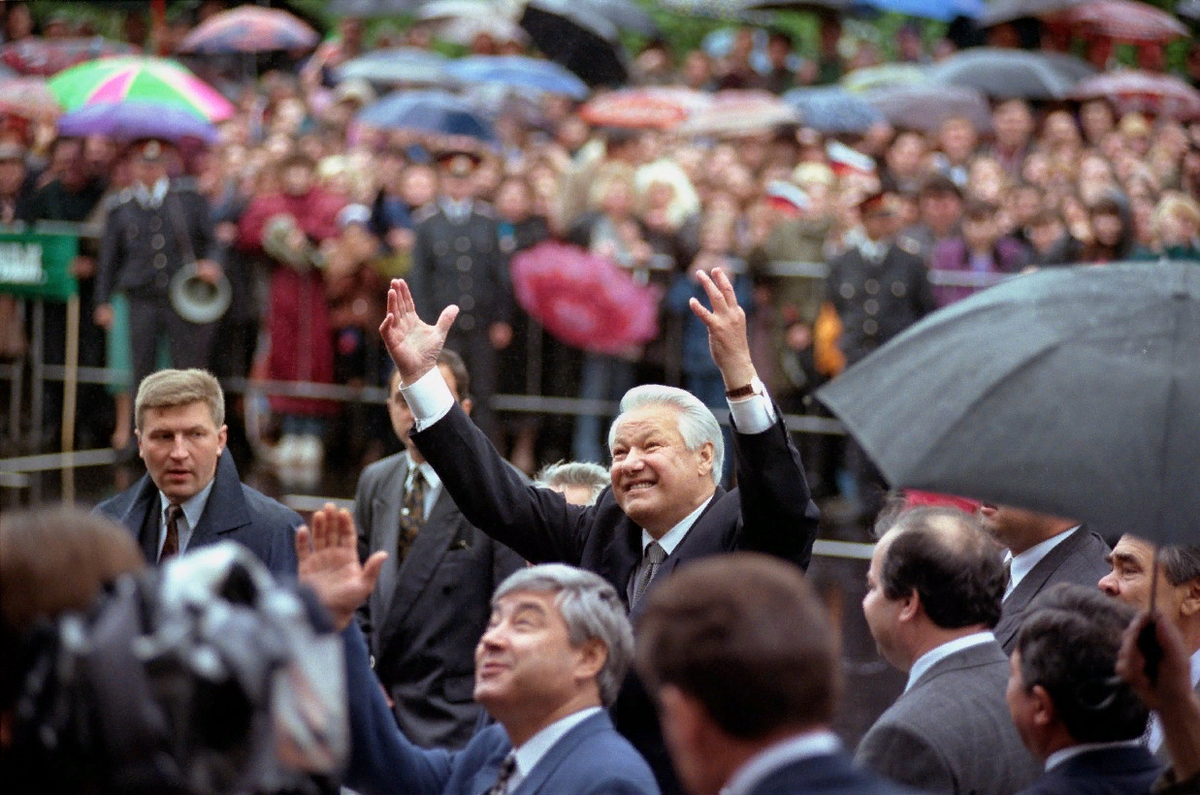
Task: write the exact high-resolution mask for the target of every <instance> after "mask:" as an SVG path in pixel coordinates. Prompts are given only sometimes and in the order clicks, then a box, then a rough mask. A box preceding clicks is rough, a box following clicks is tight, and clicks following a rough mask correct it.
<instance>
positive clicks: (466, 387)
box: [437, 348, 471, 401]
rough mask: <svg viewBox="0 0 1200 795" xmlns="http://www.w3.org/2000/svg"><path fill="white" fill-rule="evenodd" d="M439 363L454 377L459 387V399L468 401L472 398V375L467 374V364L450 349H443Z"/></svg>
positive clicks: (439, 355) (439, 356)
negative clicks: (448, 369)
mask: <svg viewBox="0 0 1200 795" xmlns="http://www.w3.org/2000/svg"><path fill="white" fill-rule="evenodd" d="M437 363H438V364H439V365H443V364H444V365H445V366H446V367H448V368H450V374H451V375H452V376H454V383H455V384H456V385H457V386H458V389H457V390H456V391H457V392H458V399H459V400H460V401H463V400H466V399H467V398H469V397H470V396H471V374H470V373H468V372H467V365H466V362H464V361H463V358H462V357H461V356H459V355H458V354H457V353H455V352H454V351H452V350H450V349H449V348H442V352H441V353H439V354H438V359H437Z"/></svg>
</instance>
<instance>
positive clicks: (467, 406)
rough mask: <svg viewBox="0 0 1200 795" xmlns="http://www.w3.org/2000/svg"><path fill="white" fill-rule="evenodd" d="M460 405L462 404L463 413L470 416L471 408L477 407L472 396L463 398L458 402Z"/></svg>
mask: <svg viewBox="0 0 1200 795" xmlns="http://www.w3.org/2000/svg"><path fill="white" fill-rule="evenodd" d="M458 405H460V406H462V410H463V413H464V414H466V415H467V416H468V417H470V416H471V409H473V408H475V401H474V400H471V398H463V399H462V400H460V401H459V402H458Z"/></svg>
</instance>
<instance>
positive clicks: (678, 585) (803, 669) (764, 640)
mask: <svg viewBox="0 0 1200 795" xmlns="http://www.w3.org/2000/svg"><path fill="white" fill-rule="evenodd" d="M637 667H638V670H639V672H640V673H641V674H642V678H643V680H644V681H646V682H647V683H649V684H650V687H651V688H652V689H653V690H654V692H655V693H656V695H657V703H658V704H659V710H660V712H661V716H660V717H661V719H662V722H663V726H664V729H665V734H666V737H667V738H668V746H669V747H670V750H671V758H672V760H673V761H674V763H675V769H676V771H677V772H678V773H679V776H680V778H681V779H682V780H683V783H684V785H685V786H686V787H687V789H688V791H689V792H690V793H692V795H716V794H717V793H718V792H721V793H726V795H772V793H774V794H776V795H779V794H782V793H793V792H812V793H846V794H847V795H849V793H863V795H867V793H880V795H886V794H887V793H901V792H907V791H908V790H906V789H904V788H903V787H900V786H899V785H896V784H893V783H891V782H890V781H887V780H886V779H883V778H881V777H880V776H877V775H874V774H872V773H869V772H867V771H863V770H859V769H857V768H855V767H853V766H852V765H851V764H850V758H849V756H848V755H847V754H846V753H845V752H844V751H843V750H842V747H841V742H840V741H839V740H838V738H837V736H836V735H834V733H833V732H832V731H831V730H830V728H829V727H830V724H831V723H832V721H833V715H834V711H835V709H836V701H837V691H838V688H837V680H838V675H837V671H838V652H837V642H836V635H835V633H834V629H833V627H832V625H831V623H830V621H829V616H828V614H827V613H826V611H825V608H824V607H823V606H822V605H821V603H820V601H819V600H818V598H817V596H816V594H815V593H814V592H813V590H812V588H811V587H810V586H809V585H808V583H807V582H805V580H804V577H803V575H802V574H801V572H800V570H799V569H797V568H796V567H795V566H791V565H789V564H787V563H784V562H782V561H780V560H777V559H774V558H770V557H767V556H765V555H756V554H754V553H748V552H744V553H735V554H733V555H715V556H712V557H709V558H705V559H704V560H699V561H695V562H693V563H689V564H688V565H686V566H684V567H683V568H682V570H681V571H680V572H679V573H678V574H677V575H675V576H674V577H672V578H671V579H670V580H668V581H667V582H665V583H663V585H662V586H661V587H659V588H657V589H655V591H654V593H653V594H651V595H650V596H649V597H648V599H647V607H646V612H645V613H643V615H642V617H641V620H640V621H639V622H638V626H637ZM731 682H733V683H736V684H732V685H731Z"/></svg>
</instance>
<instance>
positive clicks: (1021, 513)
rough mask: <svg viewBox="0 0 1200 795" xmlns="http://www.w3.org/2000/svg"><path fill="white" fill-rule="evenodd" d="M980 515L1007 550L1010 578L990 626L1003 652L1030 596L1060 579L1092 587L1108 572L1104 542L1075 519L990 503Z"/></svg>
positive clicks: (1013, 639) (1010, 644) (1010, 647)
mask: <svg viewBox="0 0 1200 795" xmlns="http://www.w3.org/2000/svg"><path fill="white" fill-rule="evenodd" d="M979 516H980V518H981V519H982V520H983V528H984V529H985V530H987V532H988V533H989V534H990V535H991V536H992V537H993V538H995V539H996V540H997V541H998V542H1000V544H1001V545H1002V546H1003V547H1004V548H1005V549H1007V550H1008V555H1007V557H1006V560H1007V561H1008V562H1007V564H1006V567H1007V568H1008V569H1009V572H1010V576H1009V579H1008V584H1007V586H1006V587H1005V591H1004V605H1003V609H1002V610H1001V611H1000V623H998V624H997V625H996V628H995V629H994V630H993V632H994V633H995V635H996V640H997V641H999V642H1000V645H1001V646H1002V647H1003V648H1004V651H1005V653H1011V652H1012V650H1013V646H1014V645H1015V644H1016V642H1017V630H1018V629H1020V628H1021V621H1022V619H1023V618H1024V617H1025V613H1026V610H1027V609H1028V608H1029V603H1030V602H1032V601H1033V599H1034V597H1036V596H1037V595H1038V594H1040V593H1041V592H1042V591H1045V590H1047V589H1048V588H1049V587H1050V586H1052V585H1055V584H1057V583H1060V582H1070V583H1075V584H1076V585H1093V584H1095V582H1096V581H1097V580H1098V579H1100V578H1101V577H1103V576H1104V575H1105V574H1107V573H1108V563H1107V562H1106V560H1107V555H1108V552H1109V549H1108V544H1106V543H1104V539H1102V538H1101V537H1100V536H1098V535H1096V534H1095V533H1093V532H1092V531H1090V530H1088V529H1087V528H1086V527H1083V526H1082V525H1080V524H1079V522H1076V521H1075V520H1074V519H1063V518H1060V517H1057V516H1049V515H1047V514H1042V513H1034V512H1033V511H1026V510H1023V509H1021V508H1015V507H1013V506H1011V505H993V504H989V503H985V504H984V505H983V506H982V507H981V508H980V509H979Z"/></svg>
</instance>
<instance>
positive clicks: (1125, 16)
mask: <svg viewBox="0 0 1200 795" xmlns="http://www.w3.org/2000/svg"><path fill="white" fill-rule="evenodd" d="M1056 19H1061V21H1062V22H1064V23H1066V24H1067V25H1070V26H1071V28H1072V30H1077V31H1080V32H1082V33H1086V34H1089V35H1092V36H1102V37H1104V38H1109V39H1116V40H1117V41H1124V42H1130V43H1165V42H1168V41H1170V40H1171V39H1176V38H1179V37H1180V36H1186V35H1188V29H1187V26H1186V25H1184V24H1183V23H1182V22H1180V21H1179V20H1178V19H1176V18H1175V17H1173V16H1171V15H1170V14H1168V13H1167V12H1166V11H1163V10H1162V9H1159V8H1155V7H1154V6H1151V5H1147V4H1146V3H1136V2H1133V1H1132V0H1089V1H1088V2H1086V3H1080V4H1079V5H1076V6H1072V7H1071V8H1069V9H1067V10H1066V11H1064V12H1063V13H1062V14H1061V15H1060V16H1059V17H1056Z"/></svg>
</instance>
